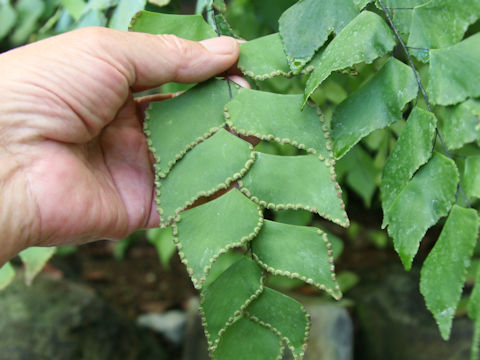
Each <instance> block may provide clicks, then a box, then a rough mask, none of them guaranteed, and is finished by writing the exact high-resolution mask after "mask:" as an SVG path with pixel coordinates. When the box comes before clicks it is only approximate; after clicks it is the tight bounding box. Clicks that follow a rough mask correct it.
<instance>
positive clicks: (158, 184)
mask: <svg viewBox="0 0 480 360" xmlns="http://www.w3.org/2000/svg"><path fill="white" fill-rule="evenodd" d="M147 142H148V141H147ZM148 146H149V148H150V144H148ZM249 148H250V151H251V153H250V159H248V160H247V161H246V162H245V165H244V167H243V168H242V169H240V171H239V172H237V173H235V174H233V175H232V176H229V177H228V178H227V179H225V181H224V182H223V183H220V184H218V185H217V186H215V187H214V188H212V189H210V190H207V191H199V192H198V193H197V194H196V195H194V196H193V197H192V198H191V199H190V200H188V201H186V202H185V203H184V204H183V206H182V207H179V208H177V209H176V210H175V211H174V215H173V216H169V217H168V218H166V219H164V220H162V219H161V217H162V215H163V212H164V211H163V209H162V208H161V201H160V194H161V190H160V189H161V186H162V184H161V178H160V176H159V174H158V173H157V166H155V190H156V196H155V203H156V204H157V208H158V213H159V215H160V228H162V229H164V228H166V227H167V226H169V225H170V224H171V222H172V221H174V222H178V221H180V212H181V211H183V210H184V209H185V208H187V207H189V206H191V205H193V203H194V202H195V201H196V200H197V199H198V198H200V197H203V196H210V195H213V194H215V193H216V192H217V191H219V190H221V189H227V188H228V187H229V186H230V185H231V184H232V183H233V182H235V181H237V180H238V179H240V178H242V177H243V176H244V175H245V174H246V173H247V171H248V170H249V169H250V168H251V167H252V165H253V163H254V162H255V159H256V156H257V155H256V152H255V151H253V146H251V145H250V147H249ZM150 149H151V148H150ZM150 151H151V150H150Z"/></svg>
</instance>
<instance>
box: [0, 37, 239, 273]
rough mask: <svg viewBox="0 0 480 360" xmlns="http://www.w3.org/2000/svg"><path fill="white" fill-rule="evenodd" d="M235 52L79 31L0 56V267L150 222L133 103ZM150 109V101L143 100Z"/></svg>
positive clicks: (214, 68)
mask: <svg viewBox="0 0 480 360" xmlns="http://www.w3.org/2000/svg"><path fill="white" fill-rule="evenodd" d="M238 55H239V46H238V43H237V42H236V41H235V40H234V39H232V38H228V37H220V38H215V39H209V40H206V41H203V42H199V43H198V42H191V41H187V40H183V39H179V38H177V37H175V36H172V35H149V34H140V33H126V32H120V31H115V30H111V29H104V28H86V29H81V30H77V31H73V32H70V33H67V34H63V35H60V36H57V37H53V38H50V39H47V40H43V41H39V42H37V43H34V44H31V45H27V46H24V47H22V48H18V49H15V50H12V51H9V52H7V53H4V54H2V55H0V79H2V80H1V81H0V94H1V95H2V96H1V97H0V164H1V168H0V196H1V197H0V229H1V231H2V237H1V238H0V245H1V246H0V265H2V264H4V263H5V262H6V261H8V260H9V259H10V258H11V257H13V256H14V255H16V254H17V253H18V252H20V251H21V250H23V249H25V248H27V247H29V246H51V245H66V244H80V243H85V242H88V241H92V240H97V239H121V238H124V237H125V236H128V235H129V234H130V233H132V232H133V231H135V230H138V229H143V228H149V227H154V226H156V225H157V224H158V223H159V217H158V213H157V211H156V206H155V203H154V186H153V178H154V175H153V170H152V159H151V155H150V153H149V151H148V148H147V144H146V141H145V136H144V134H143V132H142V122H143V119H144V115H143V111H142V109H143V108H144V107H145V99H143V100H141V101H137V100H134V98H133V95H132V94H133V93H135V92H137V91H142V90H145V89H149V88H154V87H157V86H159V85H162V84H164V83H167V82H171V81H175V82H185V83H194V82H199V81H202V80H205V79H208V78H210V77H212V76H214V75H216V74H219V73H222V72H224V71H226V70H227V69H229V68H230V67H232V66H233V65H234V64H235V62H236V61H237V59H238ZM148 100H151V99H147V101H148Z"/></svg>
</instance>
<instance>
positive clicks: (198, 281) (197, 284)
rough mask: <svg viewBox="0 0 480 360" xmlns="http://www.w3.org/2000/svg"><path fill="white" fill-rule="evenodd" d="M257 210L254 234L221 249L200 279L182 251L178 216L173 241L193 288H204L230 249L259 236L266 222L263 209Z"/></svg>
mask: <svg viewBox="0 0 480 360" xmlns="http://www.w3.org/2000/svg"><path fill="white" fill-rule="evenodd" d="M257 209H258V215H259V219H258V223H257V226H256V227H255V228H254V230H253V232H251V233H250V234H249V235H247V236H244V237H243V238H242V239H241V240H240V241H237V242H233V243H230V244H228V245H227V246H226V247H224V248H223V249H221V250H220V251H219V252H218V253H217V254H215V255H214V256H212V257H211V258H210V259H209V261H210V265H207V266H206V267H205V268H204V269H203V271H204V274H203V276H201V277H199V278H196V277H194V271H193V269H192V268H191V267H189V266H188V259H187V258H186V257H185V254H184V252H183V251H182V249H183V246H182V243H181V241H180V239H179V237H178V227H177V225H176V224H177V223H178V222H179V221H181V215H179V216H178V220H177V221H176V222H175V223H174V224H173V225H172V229H173V235H174V238H173V241H174V242H175V245H176V247H177V250H178V254H179V256H180V260H181V262H182V263H183V264H184V265H185V267H186V268H187V273H188V275H189V276H190V279H191V280H192V283H193V286H194V287H195V289H197V290H201V289H202V286H203V284H204V283H205V281H206V277H207V276H208V274H209V273H210V270H211V268H212V265H213V263H214V262H215V261H216V260H217V259H218V258H219V257H220V255H222V254H224V253H226V252H227V251H228V250H230V249H233V248H236V247H240V246H243V245H244V244H246V243H247V242H249V241H252V240H253V239H254V238H255V237H256V236H257V235H258V233H259V232H260V230H261V228H262V226H263V222H264V218H263V211H262V209H261V208H260V207H259V206H257Z"/></svg>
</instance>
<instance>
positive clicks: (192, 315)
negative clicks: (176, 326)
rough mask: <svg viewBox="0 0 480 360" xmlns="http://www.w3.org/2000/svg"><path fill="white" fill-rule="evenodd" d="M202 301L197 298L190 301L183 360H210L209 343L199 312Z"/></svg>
mask: <svg viewBox="0 0 480 360" xmlns="http://www.w3.org/2000/svg"><path fill="white" fill-rule="evenodd" d="M199 306H200V301H199V299H198V298H197V297H193V298H191V299H190V301H189V302H188V305H187V325H186V330H185V341H184V344H183V353H182V360H209V359H210V357H209V355H208V343H207V337H206V336H205V332H204V331H203V326H202V318H201V317H200V312H199Z"/></svg>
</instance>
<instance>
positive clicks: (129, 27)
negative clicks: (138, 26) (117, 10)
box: [128, 10, 143, 31]
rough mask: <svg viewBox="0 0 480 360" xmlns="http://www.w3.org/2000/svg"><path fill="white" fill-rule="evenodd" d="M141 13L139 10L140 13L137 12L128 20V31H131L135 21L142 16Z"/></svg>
mask: <svg viewBox="0 0 480 360" xmlns="http://www.w3.org/2000/svg"><path fill="white" fill-rule="evenodd" d="M142 13H143V11H142V10H140V11H137V13H136V14H135V15H133V17H132V18H131V19H130V23H129V24H128V31H133V26H134V25H135V22H136V21H137V19H138V18H139V17H140V16H142Z"/></svg>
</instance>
